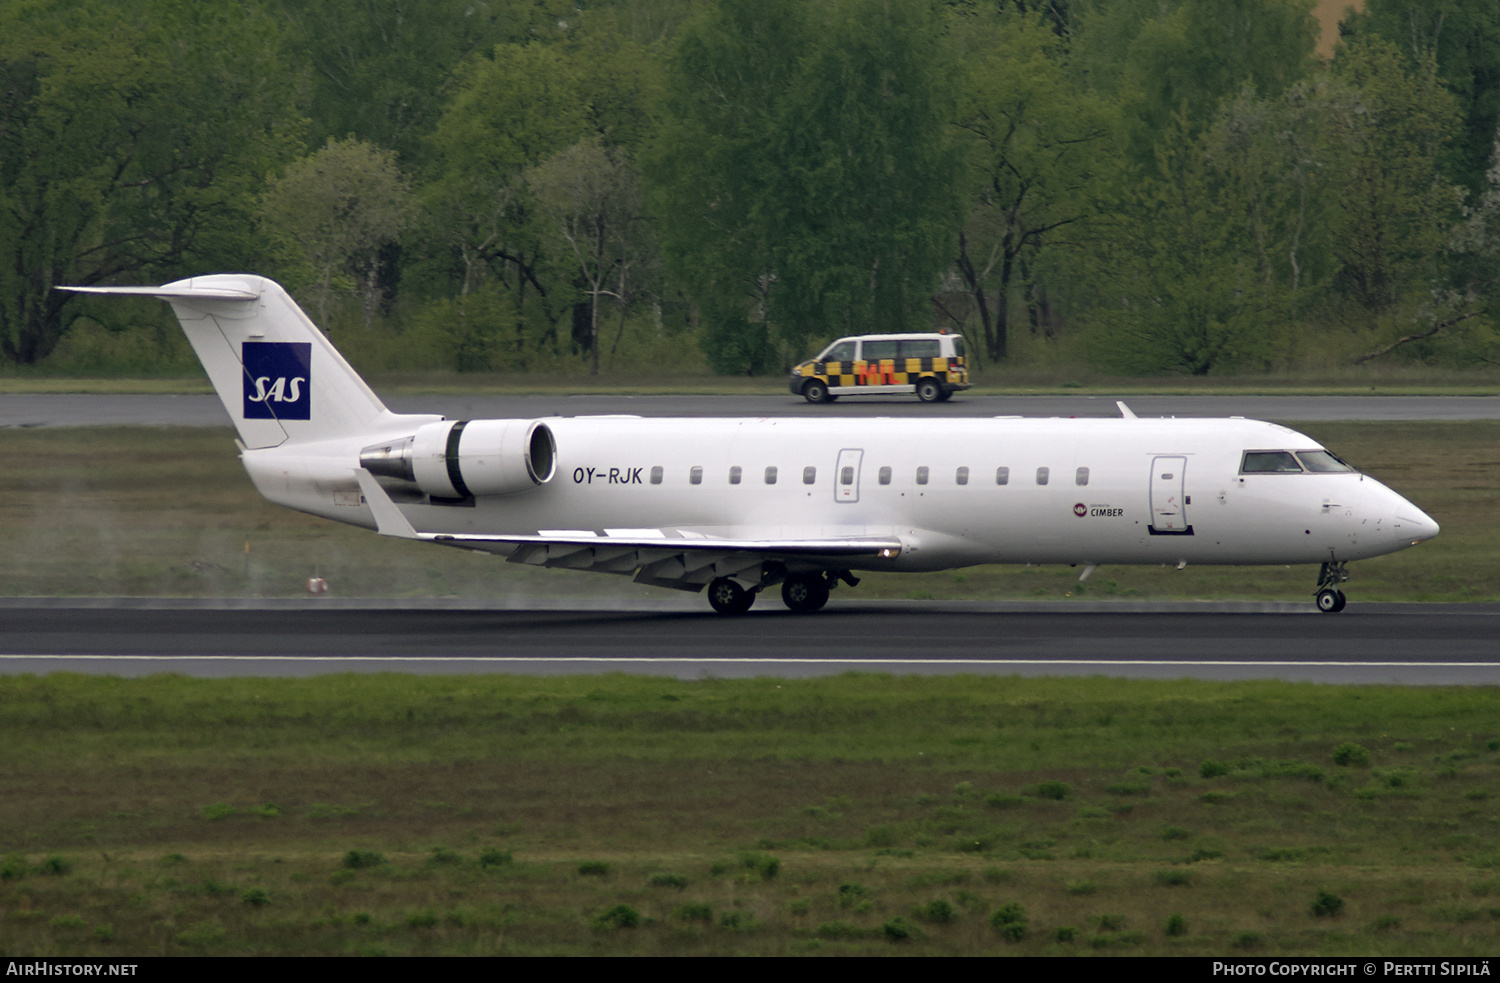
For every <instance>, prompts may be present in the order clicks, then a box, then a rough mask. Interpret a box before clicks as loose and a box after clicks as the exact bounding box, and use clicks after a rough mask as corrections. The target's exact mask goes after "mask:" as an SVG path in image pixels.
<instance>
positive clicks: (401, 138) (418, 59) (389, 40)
mask: <svg viewBox="0 0 1500 983" xmlns="http://www.w3.org/2000/svg"><path fill="white" fill-rule="evenodd" d="M269 5H270V6H272V7H274V8H275V9H276V10H277V12H278V14H279V15H280V17H281V18H283V20H284V22H285V24H286V35H287V38H288V44H289V48H290V50H291V52H292V54H293V56H294V57H295V58H296V59H297V61H298V63H299V64H300V65H301V66H303V73H302V77H301V78H300V79H299V80H298V81H299V84H300V85H301V86H302V87H303V88H305V90H306V92H307V102H308V106H307V108H308V113H309V115H310V116H311V128H312V132H311V138H312V141H313V143H314V145H321V144H322V143H323V142H324V141H325V140H328V139H343V138H345V137H348V136H354V137H356V138H359V139H362V140H366V141H369V142H371V143H373V144H376V145H377V146H381V147H387V148H390V149H392V150H395V151H396V152H397V153H398V154H399V155H400V159H401V161H402V163H403V165H404V166H406V167H409V168H410V167H414V166H416V165H417V164H418V163H420V162H421V161H422V160H423V155H424V152H425V151H426V149H427V148H426V145H425V144H424V142H423V141H424V139H425V137H426V135H427V134H428V133H430V132H431V131H432V128H433V127H434V126H435V125H436V123H437V120H438V118H439V117H440V116H441V115H442V111H443V101H444V96H445V92H446V87H447V85H448V83H449V82H451V81H452V79H453V76H454V73H455V72H456V71H457V70H458V68H459V66H460V64H461V63H462V62H463V61H464V60H465V59H466V58H469V57H472V56H474V55H475V54H476V53H479V52H488V51H492V50H493V49H494V47H495V45H497V44H505V43H521V42H526V41H529V40H533V39H535V38H543V39H548V40H555V39H557V38H559V37H561V36H562V35H563V34H564V33H565V32H564V31H562V30H561V29H560V28H559V26H558V25H559V23H560V22H564V19H565V18H568V17H571V16H572V15H573V12H574V9H575V6H576V4H575V3H574V2H573V0H485V2H482V3H475V2H473V0H319V2H318V3H302V2H296V0H271V3H270V4H269Z"/></svg>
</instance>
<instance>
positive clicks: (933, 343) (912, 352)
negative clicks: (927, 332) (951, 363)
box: [897, 338, 943, 358]
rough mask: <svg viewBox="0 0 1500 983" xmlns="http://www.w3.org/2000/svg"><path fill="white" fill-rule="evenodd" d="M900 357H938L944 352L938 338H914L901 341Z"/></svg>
mask: <svg viewBox="0 0 1500 983" xmlns="http://www.w3.org/2000/svg"><path fill="white" fill-rule="evenodd" d="M899 352H900V354H899V355H898V356H897V357H899V358H937V357H939V356H940V355H942V354H943V351H942V345H941V343H940V342H939V341H938V340H937V339H936V338H913V339H908V340H906V341H902V342H901V343H900V348H899Z"/></svg>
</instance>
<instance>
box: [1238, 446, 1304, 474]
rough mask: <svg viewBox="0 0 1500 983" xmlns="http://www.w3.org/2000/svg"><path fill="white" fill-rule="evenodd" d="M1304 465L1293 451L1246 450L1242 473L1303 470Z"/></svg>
mask: <svg viewBox="0 0 1500 983" xmlns="http://www.w3.org/2000/svg"><path fill="white" fill-rule="evenodd" d="M1301 471H1302V465H1300V464H1298V463H1297V458H1296V457H1294V456H1293V455H1292V452H1291V451H1246V452H1245V460H1244V462H1243V463H1241V464H1240V474H1275V473H1281V472H1299V473H1300V472H1301Z"/></svg>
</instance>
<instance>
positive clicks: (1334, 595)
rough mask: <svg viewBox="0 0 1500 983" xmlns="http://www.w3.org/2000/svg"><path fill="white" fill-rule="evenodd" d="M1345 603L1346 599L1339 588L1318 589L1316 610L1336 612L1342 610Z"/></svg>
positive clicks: (1325, 612) (1328, 612)
mask: <svg viewBox="0 0 1500 983" xmlns="http://www.w3.org/2000/svg"><path fill="white" fill-rule="evenodd" d="M1345 603H1347V599H1346V598H1345V597H1344V592H1343V591H1341V590H1334V589H1333V588H1331V587H1325V588H1324V589H1322V590H1320V591H1318V610H1319V611H1322V612H1323V613H1324V614H1337V613H1338V612H1340V611H1342V610H1344V604H1345Z"/></svg>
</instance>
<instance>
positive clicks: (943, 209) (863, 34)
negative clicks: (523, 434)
mask: <svg viewBox="0 0 1500 983" xmlns="http://www.w3.org/2000/svg"><path fill="white" fill-rule="evenodd" d="M942 26H943V22H942V19H941V18H940V17H939V16H938V15H937V13H936V11H935V10H934V9H933V8H932V7H931V6H929V5H928V4H927V3H924V2H920V0H854V2H850V3H847V4H840V5H838V6H828V7H816V8H809V7H807V6H805V5H802V4H797V3H794V2H788V0H775V2H772V3H754V4H752V3H749V2H747V0H720V2H719V3H717V4H715V5H714V6H712V7H710V8H706V9H705V10H704V11H703V12H702V13H701V14H700V15H699V16H698V17H696V18H695V19H694V20H692V21H691V22H690V23H689V24H688V25H686V26H685V27H684V29H683V33H682V35H681V37H680V39H679V44H678V47H677V49H676V52H675V54H674V56H673V59H672V62H671V64H670V67H669V74H668V91H667V103H666V110H667V112H666V117H667V118H666V120H665V121H664V125H663V131H662V134H661V140H660V142H659V144H658V150H657V154H656V156H655V159H654V162H653V164H652V166H651V167H650V168H649V169H648V173H649V174H651V175H652V176H653V177H654V179H655V182H654V183H655V188H654V192H653V200H654V201H655V202H656V206H657V211H658V215H659V217H660V219H661V221H662V223H663V226H664V232H663V235H664V241H665V247H666V254H667V257H668V258H669V261H670V262H672V264H673V266H674V269H675V270H676V273H677V276H678V279H679V281H680V282H682V283H684V284H685V285H687V288H688V289H689V291H690V294H691V295H692V296H693V297H694V298H695V299H696V300H697V301H698V302H699V303H700V304H701V305H702V306H703V308H704V309H705V313H706V315H707V317H708V319H709V321H710V324H709V331H708V334H707V340H706V343H707V345H708V348H709V352H710V358H711V360H712V361H713V363H714V364H715V365H716V367H718V368H720V369H721V370H723V369H732V370H740V371H751V372H754V371H759V370H762V369H764V368H766V367H769V364H770V358H769V354H770V353H769V352H768V351H767V350H766V348H765V343H766V341H768V340H769V334H770V332H769V330H768V329H769V327H770V326H771V325H774V326H775V328H776V333H777V334H778V335H779V336H780V337H781V338H782V339H783V340H784V341H785V342H787V343H789V344H791V345H793V346H796V347H799V348H800V347H803V346H805V345H806V344H807V343H808V342H809V340H810V339H812V338H814V337H817V336H824V335H827V334H829V333H833V332H839V331H845V330H866V331H873V330H893V329H897V328H900V327H905V326H908V325H909V324H911V323H912V322H913V321H915V320H917V319H918V318H919V317H920V316H921V313H922V312H923V311H924V309H925V307H926V305H927V304H928V302H929V297H930V293H931V289H932V287H933V286H934V284H935V282H936V279H937V276H938V274H939V272H940V271H941V269H942V267H943V265H944V259H945V257H944V254H945V252H946V246H947V243H948V241H949V236H950V235H951V234H952V232H953V230H954V228H955V225H956V220H957V204H958V202H957V194H956V182H957V180H958V169H957V165H956V161H955V158H954V155H953V153H952V152H951V150H950V147H949V138H948V133H947V130H946V128H945V121H946V120H949V119H951V118H952V106H953V95H952V84H951V82H950V80H949V78H948V75H947V73H946V72H945V71H944V70H943V66H944V65H945V64H946V61H947V58H946V51H945V49H944V39H943V36H942ZM749 325H757V326H758V327H756V328H754V329H750V328H749V327H748V326H749ZM747 334H748V335H749V338H748V344H747V343H746V341H747V339H746V337H745V336H746V335H747Z"/></svg>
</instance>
